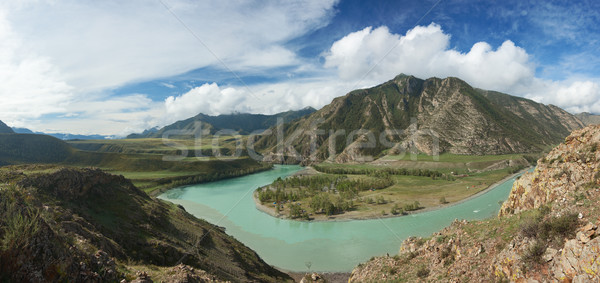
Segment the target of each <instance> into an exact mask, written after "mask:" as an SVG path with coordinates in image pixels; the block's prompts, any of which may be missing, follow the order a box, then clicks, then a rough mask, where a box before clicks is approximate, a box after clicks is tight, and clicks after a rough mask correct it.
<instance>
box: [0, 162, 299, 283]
mask: <svg viewBox="0 0 600 283" xmlns="http://www.w3.org/2000/svg"><path fill="white" fill-rule="evenodd" d="M0 231H2V233H0V240H1V243H2V245H0V261H1V262H2V264H1V265H0V281H2V282H124V281H122V280H125V281H126V282H152V281H149V280H154V281H155V282H215V281H216V282H223V281H229V282H287V281H291V278H290V277H289V276H288V275H286V274H284V273H282V272H280V271H278V270H276V269H274V268H273V267H271V266H270V265H268V264H266V263H265V262H264V261H263V260H262V259H261V258H260V257H259V256H258V255H257V254H256V253H255V252H254V251H252V250H251V249H250V248H248V247H246V246H245V245H244V244H242V243H240V242H238V241H237V240H236V239H234V238H233V237H231V236H229V235H227V234H226V233H225V232H224V229H223V228H221V227H218V226H215V225H212V224H209V223H207V222H206V221H203V220H200V219H197V218H195V217H194V216H192V215H191V214H189V213H187V212H186V211H185V210H184V209H183V208H182V207H181V206H176V205H174V204H171V203H168V202H165V201H162V200H159V199H156V198H151V197H149V196H148V195H146V194H145V193H144V192H142V191H140V190H139V189H138V188H136V187H135V186H134V185H132V183H131V182H130V181H129V180H127V179H125V178H124V177H123V176H116V175H111V174H107V173H104V172H103V171H101V170H99V169H71V168H56V167H49V166H41V165H22V166H12V167H3V168H1V169H0ZM136 277H137V278H136ZM134 279H135V281H132V280H134Z"/></svg>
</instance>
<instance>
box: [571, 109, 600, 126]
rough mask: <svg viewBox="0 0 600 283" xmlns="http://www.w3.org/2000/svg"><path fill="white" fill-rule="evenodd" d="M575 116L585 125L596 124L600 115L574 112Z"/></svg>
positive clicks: (599, 122)
mask: <svg viewBox="0 0 600 283" xmlns="http://www.w3.org/2000/svg"><path fill="white" fill-rule="evenodd" d="M575 117H577V118H579V120H581V122H583V123H584V124H586V125H598V124H600V115H594V114H591V113H587V112H583V113H579V114H576V115H575Z"/></svg>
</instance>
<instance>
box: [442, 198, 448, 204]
mask: <svg viewBox="0 0 600 283" xmlns="http://www.w3.org/2000/svg"><path fill="white" fill-rule="evenodd" d="M446 203H448V202H447V201H446V198H445V197H441V198H440V204H446Z"/></svg>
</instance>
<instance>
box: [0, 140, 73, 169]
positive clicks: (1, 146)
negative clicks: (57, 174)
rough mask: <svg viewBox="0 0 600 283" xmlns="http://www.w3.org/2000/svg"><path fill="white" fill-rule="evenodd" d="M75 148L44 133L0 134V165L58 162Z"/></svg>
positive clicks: (70, 154) (64, 158) (69, 155)
mask: <svg viewBox="0 0 600 283" xmlns="http://www.w3.org/2000/svg"><path fill="white" fill-rule="evenodd" d="M74 154H75V150H74V149H73V148H72V147H70V146H69V145H68V144H66V143H65V142H63V141H61V140H59V139H57V138H54V137H51V136H46V135H36V134H10V135H6V134H5V135H0V165H6V164H20V163H60V162H64V161H65V160H66V159H67V158H69V157H71V156H73V155H74Z"/></svg>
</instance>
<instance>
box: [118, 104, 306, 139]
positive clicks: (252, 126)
mask: <svg viewBox="0 0 600 283" xmlns="http://www.w3.org/2000/svg"><path fill="white" fill-rule="evenodd" d="M315 111H316V110H315V109H314V108H312V107H306V108H303V109H301V110H297V111H293V110H291V111H286V112H281V113H277V114H274V115H264V114H249V113H235V114H223V115H218V116H210V115H205V114H202V113H200V114H198V115H196V116H194V117H191V118H188V119H185V120H182V121H177V122H175V123H173V124H171V125H168V126H165V127H163V128H160V129H157V128H153V129H149V130H146V131H144V132H143V133H141V134H131V135H129V136H127V138H128V139H132V138H160V137H162V136H163V135H164V134H165V133H168V132H169V131H174V130H175V131H178V130H183V131H184V132H185V131H190V132H195V131H196V130H197V129H196V127H197V123H198V122H200V123H201V124H202V126H201V127H202V128H203V130H205V131H208V132H207V134H214V133H216V132H218V131H220V130H233V131H237V132H238V133H239V134H242V135H243V134H250V133H252V132H255V131H261V130H266V129H268V128H270V127H272V126H274V125H275V124H276V123H277V121H278V119H281V120H282V121H283V122H284V123H287V122H290V121H292V120H294V119H297V118H300V117H302V116H305V115H308V114H310V113H313V112H315Z"/></svg>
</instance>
